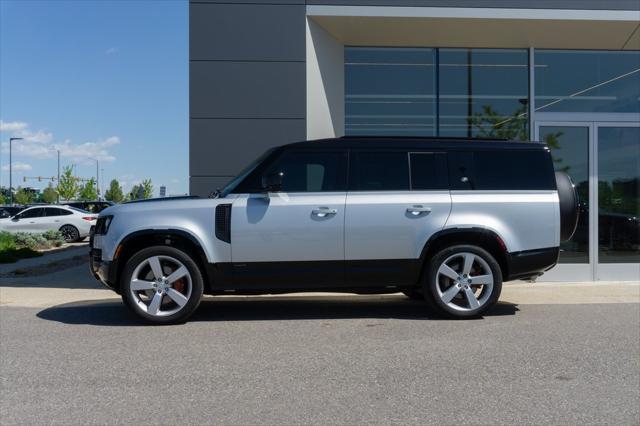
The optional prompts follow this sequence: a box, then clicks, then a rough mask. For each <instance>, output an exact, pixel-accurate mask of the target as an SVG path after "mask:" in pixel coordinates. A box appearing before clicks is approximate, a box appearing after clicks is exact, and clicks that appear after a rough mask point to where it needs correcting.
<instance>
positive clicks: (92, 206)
mask: <svg viewBox="0 0 640 426" xmlns="http://www.w3.org/2000/svg"><path fill="white" fill-rule="evenodd" d="M64 204H65V205H66V206H71V207H75V208H77V209H82V210H86V211H88V212H89V213H100V212H101V211H102V210H104V209H106V208H107V207H111V206H112V205H113V203H112V202H111V201H72V202H70V203H64Z"/></svg>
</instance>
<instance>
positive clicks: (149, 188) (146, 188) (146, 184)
mask: <svg viewBox="0 0 640 426" xmlns="http://www.w3.org/2000/svg"><path fill="white" fill-rule="evenodd" d="M141 186H142V198H143V199H145V200H146V199H147V198H151V197H153V184H152V183H151V179H145V180H143V181H142V184H141Z"/></svg>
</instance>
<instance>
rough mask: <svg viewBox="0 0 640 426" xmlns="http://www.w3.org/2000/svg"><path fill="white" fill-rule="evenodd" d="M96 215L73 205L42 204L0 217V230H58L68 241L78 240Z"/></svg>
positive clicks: (87, 231)
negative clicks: (9, 215) (3, 217)
mask: <svg viewBox="0 0 640 426" xmlns="http://www.w3.org/2000/svg"><path fill="white" fill-rule="evenodd" d="M97 217H98V215H97V214H93V213H89V212H87V211H84V210H80V209H76V208H75V207H68V206H56V205H43V206H33V207H29V208H26V209H24V210H22V211H21V212H20V213H18V214H16V215H15V216H13V217H10V218H7V219H0V231H8V232H46V231H50V230H54V231H60V233H61V234H62V237H63V238H64V240H65V241H66V242H68V243H70V242H75V241H80V240H82V239H83V238H85V237H87V236H88V235H89V232H90V231H91V227H92V226H94V225H95V224H96V219H97Z"/></svg>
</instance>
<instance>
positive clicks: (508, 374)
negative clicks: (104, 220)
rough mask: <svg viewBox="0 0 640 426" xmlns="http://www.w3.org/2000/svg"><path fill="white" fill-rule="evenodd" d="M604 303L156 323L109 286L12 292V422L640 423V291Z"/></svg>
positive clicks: (8, 417) (305, 305) (360, 308)
mask: <svg viewBox="0 0 640 426" xmlns="http://www.w3.org/2000/svg"><path fill="white" fill-rule="evenodd" d="M17 285H18V284H13V286H14V287H12V289H13V290H14V291H15V286H17ZM550 288H551V287H550ZM3 289H5V290H6V289H7V287H2V288H0V290H3ZM64 290H65V291H73V290H72V289H71V290H70V289H64ZM78 291H83V290H82V289H78ZM85 291H88V290H85ZM94 291H98V290H94ZM5 294H6V293H5ZM79 294H82V293H79ZM1 295H2V293H1V292H0V298H1ZM13 297H15V294H14V296H13ZM25 297H26V296H25ZM516 299H517V298H516ZM516 299H512V300H516ZM633 300H635V299H633ZM521 302H522V301H521ZM524 302H526V300H524ZM574 302H575V300H574ZM596 302H597V300H596V301H593V300H592V301H590V302H589V303H588V304H580V303H574V304H566V305H565V304H557V303H558V302H557V301H556V304H527V303H513V302H509V301H507V302H502V303H500V304H499V305H498V306H497V307H496V308H495V309H494V310H493V311H492V312H491V313H490V315H487V316H486V317H484V318H482V319H477V320H470V321H451V320H438V319H436V318H434V317H432V316H431V315H430V313H429V311H428V310H427V309H426V308H425V307H424V305H423V304H421V303H419V302H412V301H409V300H407V299H406V298H404V297H403V296H400V295H393V296H384V297H379V296H373V297H364V296H333V297H329V296H322V295H321V296H307V297H275V298H260V297H252V298H235V299H234V298H231V299H223V298H217V299H216V298H208V299H206V300H205V301H204V302H203V303H202V305H201V307H200V309H199V310H198V311H197V312H196V314H195V316H194V317H193V318H192V320H191V321H190V322H189V323H187V324H184V325H177V326H156V327H153V326H144V325H141V324H140V323H138V322H137V321H136V320H135V319H134V318H133V317H132V316H131V315H130V314H129V313H128V312H127V311H126V309H125V308H124V306H123V305H122V304H121V302H120V301H119V300H118V299H113V298H112V299H103V300H100V299H98V300H88V301H77V302H71V303H62V304H57V305H53V304H52V305H51V306H48V307H47V306H44V307H43V306H38V307H20V306H18V305H3V306H1V307H0V355H1V357H0V385H1V389H0V391H1V392H0V423H2V424H40V423H57V424H113V423H119V424H122V423H129V424H131V423H135V424H238V425H249V424H364V423H367V424H514V423H515V424H527V425H530V424H563V425H566V424H618V425H620V424H636V425H637V424H639V423H640V305H639V304H638V303H618V302H620V300H618V301H616V303H596Z"/></svg>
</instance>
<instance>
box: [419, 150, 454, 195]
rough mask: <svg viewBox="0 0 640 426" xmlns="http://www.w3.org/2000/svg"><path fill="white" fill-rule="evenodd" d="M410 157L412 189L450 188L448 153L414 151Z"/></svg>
mask: <svg viewBox="0 0 640 426" xmlns="http://www.w3.org/2000/svg"><path fill="white" fill-rule="evenodd" d="M409 159H410V165H411V189H412V190H414V191H425V190H439V189H442V190H445V189H449V179H448V172H447V155H446V154H445V153H444V152H412V153H410V154H409Z"/></svg>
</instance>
